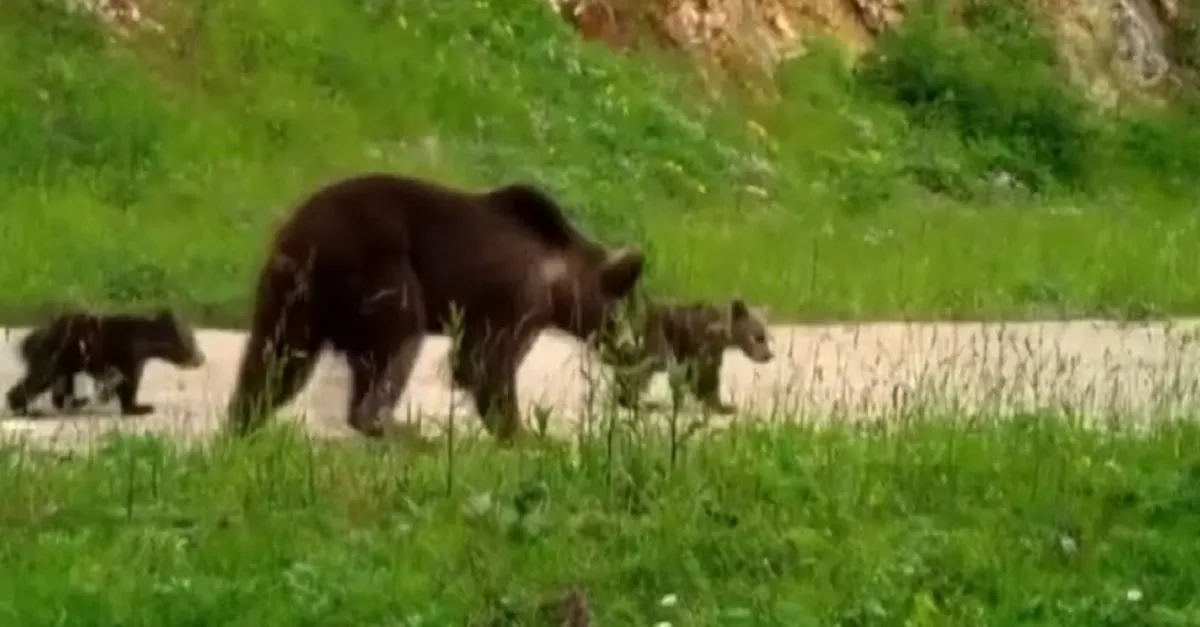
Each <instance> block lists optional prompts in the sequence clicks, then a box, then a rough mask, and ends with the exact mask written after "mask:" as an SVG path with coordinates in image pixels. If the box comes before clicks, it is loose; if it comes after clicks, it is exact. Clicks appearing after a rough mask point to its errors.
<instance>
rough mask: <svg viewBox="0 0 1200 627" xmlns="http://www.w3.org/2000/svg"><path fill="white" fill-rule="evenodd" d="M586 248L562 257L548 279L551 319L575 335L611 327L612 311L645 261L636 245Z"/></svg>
mask: <svg viewBox="0 0 1200 627" xmlns="http://www.w3.org/2000/svg"><path fill="white" fill-rule="evenodd" d="M589 252H590V253H592V254H584V255H577V256H572V258H571V259H569V260H564V261H563V262H562V263H561V265H559V268H560V270H559V271H558V272H554V273H553V274H557V275H558V276H555V277H553V278H552V280H551V282H552V283H553V285H554V288H553V297H552V304H553V305H552V309H553V311H552V313H551V318H552V322H553V324H554V326H555V327H557V328H559V329H561V330H563V331H566V332H567V333H570V334H571V335H574V336H575V337H577V338H579V339H598V338H599V337H601V336H603V335H604V334H606V333H609V332H611V331H613V330H614V329H615V326H616V318H617V316H616V314H617V313H618V312H619V311H621V310H622V309H623V308H624V306H625V304H626V301H627V299H628V298H629V297H630V296H631V295H632V294H633V293H634V288H636V287H637V285H638V283H639V281H641V279H642V273H643V270H644V269H645V265H646V257H645V254H644V253H643V252H642V251H641V250H640V249H638V248H636V247H631V246H627V247H621V248H615V249H609V250H597V251H589ZM547 278H551V277H547Z"/></svg>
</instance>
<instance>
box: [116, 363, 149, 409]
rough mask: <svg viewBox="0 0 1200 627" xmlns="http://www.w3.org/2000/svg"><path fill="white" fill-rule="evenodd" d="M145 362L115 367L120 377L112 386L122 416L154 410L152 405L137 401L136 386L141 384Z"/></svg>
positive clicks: (138, 386)
mask: <svg viewBox="0 0 1200 627" xmlns="http://www.w3.org/2000/svg"><path fill="white" fill-rule="evenodd" d="M145 365H146V364H145V362H133V363H126V364H121V365H119V366H118V367H117V372H118V373H119V375H120V379H118V380H117V382H116V385H115V386H114V391H115V393H116V396H117V402H118V403H120V406H121V415H122V416H145V415H146V414H150V413H153V412H154V406H153V405H150V404H139V403H138V402H137V393H138V388H140V387H141V385H142V371H143V370H144V368H145Z"/></svg>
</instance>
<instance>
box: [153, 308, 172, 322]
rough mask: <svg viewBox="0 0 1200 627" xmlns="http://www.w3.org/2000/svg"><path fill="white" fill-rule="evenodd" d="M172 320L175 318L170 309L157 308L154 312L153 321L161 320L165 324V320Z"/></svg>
mask: <svg viewBox="0 0 1200 627" xmlns="http://www.w3.org/2000/svg"><path fill="white" fill-rule="evenodd" d="M174 318H175V313H174V312H172V311H171V308H170V307H159V308H158V309H155V310H154V319H155V320H162V321H164V322H165V321H167V320H172V319H174Z"/></svg>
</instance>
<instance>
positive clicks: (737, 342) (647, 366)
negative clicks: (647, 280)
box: [602, 298, 774, 414]
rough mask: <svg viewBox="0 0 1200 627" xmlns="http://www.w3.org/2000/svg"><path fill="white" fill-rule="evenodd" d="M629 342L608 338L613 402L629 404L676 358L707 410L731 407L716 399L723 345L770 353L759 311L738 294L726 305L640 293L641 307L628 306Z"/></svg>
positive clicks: (763, 358)
mask: <svg viewBox="0 0 1200 627" xmlns="http://www.w3.org/2000/svg"><path fill="white" fill-rule="evenodd" d="M631 316H632V318H631V319H630V321H631V322H632V323H633V324H634V325H635V329H636V330H635V331H634V332H633V335H634V337H633V338H632V342H631V343H628V344H626V345H625V346H614V345H613V344H612V343H610V344H609V345H608V346H606V349H607V350H605V351H604V352H602V355H603V358H604V361H605V362H606V363H608V364H609V365H612V366H616V373H615V377H614V378H615V381H614V383H615V386H616V398H617V402H618V403H619V404H620V405H621V406H623V407H627V408H632V407H634V406H635V405H636V404H637V403H638V400H639V399H640V397H641V395H642V392H643V391H644V390H645V388H646V386H647V385H648V384H649V383H650V379H651V377H653V376H654V374H656V373H658V372H662V371H664V370H666V369H667V368H668V366H669V365H670V364H671V363H672V362H678V363H680V364H681V365H682V366H683V367H684V368H685V374H686V381H687V385H688V387H689V388H690V389H691V391H692V393H693V394H695V395H696V397H697V398H698V399H699V400H700V401H701V402H702V403H704V404H705V405H706V406H707V407H708V408H709V409H712V410H714V411H717V412H719V413H723V414H729V413H733V412H734V411H736V408H735V407H733V406H732V405H728V404H726V403H724V402H723V401H722V400H721V398H720V385H721V366H722V364H723V362H724V358H725V357H724V355H725V349H727V348H738V349H740V350H741V351H742V352H743V353H745V355H746V356H747V357H749V358H750V359H751V360H752V361H754V362H756V363H767V362H769V361H771V359H773V358H774V354H773V353H772V351H771V348H770V337H769V334H768V332H767V326H766V313H765V311H764V310H755V309H751V308H750V307H748V306H747V305H746V302H745V301H744V300H742V299H740V298H734V299H732V300H731V301H729V302H728V303H726V304H723V305H716V304H712V303H703V302H694V303H688V304H665V303H659V302H655V301H653V300H651V299H649V298H645V299H644V301H643V303H642V310H641V311H636V310H631Z"/></svg>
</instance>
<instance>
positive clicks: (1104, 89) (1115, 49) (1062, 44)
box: [549, 0, 1191, 105]
mask: <svg viewBox="0 0 1200 627" xmlns="http://www.w3.org/2000/svg"><path fill="white" fill-rule="evenodd" d="M549 1H550V2H552V3H553V4H554V8H555V9H556V10H557V11H558V12H559V13H560V14H561V15H562V16H563V17H564V18H566V19H567V20H568V21H570V22H571V23H572V24H574V25H575V26H576V27H577V28H578V29H579V30H580V32H581V33H582V34H583V35H584V36H585V37H588V38H594V39H600V40H603V41H606V42H608V43H610V44H612V45H614V46H617V47H620V48H629V47H632V46H634V45H635V42H636V41H637V39H636V38H635V37H634V35H633V33H634V32H635V29H636V26H635V25H636V24H638V23H645V24H646V25H647V26H648V27H649V28H648V32H650V33H651V35H652V37H653V39H654V40H656V41H657V42H658V43H663V44H667V45H671V46H673V47H676V48H681V49H685V50H687V51H688V52H690V53H693V54H699V55H701V56H703V57H707V58H709V59H714V58H715V59H718V60H720V61H721V62H722V63H724V64H726V65H727V64H728V61H729V60H730V59H731V58H734V57H738V58H739V60H740V61H742V62H749V63H752V64H754V65H755V66H757V67H759V68H761V69H764V70H766V71H770V69H771V68H772V67H773V66H774V65H775V64H777V63H778V62H779V61H780V60H782V59H786V58H788V57H790V56H793V55H797V54H803V53H804V41H805V39H806V37H807V36H809V35H812V34H823V35H829V36H832V37H834V38H836V39H837V40H838V41H840V42H841V43H842V44H843V46H844V47H845V48H846V49H847V50H848V51H849V52H850V53H852V54H855V55H857V54H861V53H862V52H863V51H865V50H867V49H868V48H869V47H870V46H871V44H872V43H873V41H874V40H875V38H876V37H878V36H879V34H880V33H882V32H883V31H884V30H886V29H887V28H888V27H889V26H892V25H895V24H897V23H899V22H900V21H901V20H903V18H904V15H905V11H906V5H907V4H908V0H650V1H649V2H648V5H649V7H648V8H647V9H646V10H644V12H639V10H636V9H633V8H632V7H633V6H643V7H644V6H646V4H643V3H635V2H633V1H631V0H549ZM959 1H960V2H961V0H959ZM1189 1H1191V0H1034V2H1035V7H1036V9H1037V11H1038V12H1039V13H1040V15H1041V17H1042V18H1043V19H1045V20H1046V22H1047V23H1048V25H1049V26H1050V27H1051V31H1052V32H1053V33H1054V35H1055V38H1056V42H1057V44H1058V49H1059V52H1060V55H1061V57H1062V62H1063V64H1064V66H1065V67H1066V68H1067V70H1068V72H1069V74H1070V76H1071V77H1072V78H1073V79H1074V80H1075V81H1076V82H1078V83H1079V84H1080V86H1081V87H1083V88H1084V89H1085V91H1086V92H1087V93H1088V95H1089V97H1090V98H1091V99H1092V100H1094V101H1095V102H1097V103H1098V104H1102V105H1113V104H1116V103H1117V102H1119V101H1120V100H1121V98H1122V96H1123V95H1130V94H1141V95H1147V94H1153V93H1154V92H1155V91H1156V90H1157V88H1158V87H1161V86H1162V85H1163V84H1164V83H1167V82H1170V81H1174V80H1179V76H1178V73H1176V72H1174V71H1173V69H1174V68H1173V63H1172V55H1171V54H1170V45H1169V42H1170V41H1172V35H1173V34H1174V33H1175V32H1176V31H1177V30H1179V29H1181V28H1184V27H1185V25H1184V24H1181V20H1182V18H1183V13H1184V11H1181V7H1180V6H1179V3H1180V2H1189Z"/></svg>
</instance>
